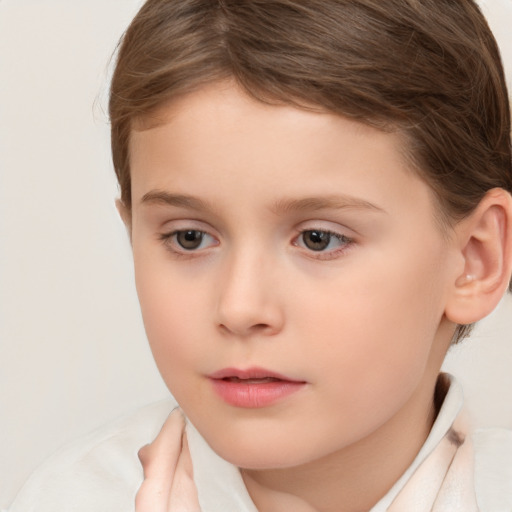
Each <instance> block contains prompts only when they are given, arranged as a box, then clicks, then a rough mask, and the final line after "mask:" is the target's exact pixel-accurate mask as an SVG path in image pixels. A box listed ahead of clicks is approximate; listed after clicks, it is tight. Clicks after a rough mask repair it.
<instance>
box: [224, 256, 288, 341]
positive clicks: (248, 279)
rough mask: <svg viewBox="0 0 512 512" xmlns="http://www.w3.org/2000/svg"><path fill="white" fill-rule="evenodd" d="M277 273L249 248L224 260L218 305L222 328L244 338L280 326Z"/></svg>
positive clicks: (269, 332)
mask: <svg viewBox="0 0 512 512" xmlns="http://www.w3.org/2000/svg"><path fill="white" fill-rule="evenodd" d="M278 273H279V269H277V268H276V266H275V265H272V263H271V262H269V261H268V259H267V258H265V257H262V256H258V255H257V254H254V252H250V251H246V252H245V253H244V254H239V255H237V256H236V257H233V258H231V259H230V261H226V268H225V272H223V274H222V277H221V280H220V282H219V295H218V305H217V315H218V318H217V321H218V326H219V328H220V329H221V331H223V332H224V333H229V334H232V335H236V336H238V337H244V338H246V337H250V336H253V335H261V336H272V335H275V334H277V333H278V332H280V331H281V330H282V328H283V325H284V311H283V308H282V304H281V299H280V295H281V294H280V293H279V289H278V285H277V283H278Z"/></svg>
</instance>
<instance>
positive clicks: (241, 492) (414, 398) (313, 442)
mask: <svg viewBox="0 0 512 512" xmlns="http://www.w3.org/2000/svg"><path fill="white" fill-rule="evenodd" d="M110 115H111V121H112V150H113V159H114V166H115V170H116V173H117V176H118V179H119V183H120V187H121V199H120V201H119V205H118V206H119V210H120V213H121V215H122V217H123V219H124V221H125V223H126V225H127V228H128V231H129V234H130V237H131V242H132V247H133V254H134V262H135V274H136V283H137V290H138V294H139V299H140V303H141V308H142V313H143V317H144V322H145V327H146V331H147V334H148V339H149V342H150V345H151V348H152V351H153V354H154V356H155V360H156V362H157V364H158V366H159V369H160V372H161V374H162V376H163V378H164V380H165V381H166V383H167V385H168V387H169V389H170V391H171V392H172V394H173V395H174V396H175V397H176V399H177V401H178V403H179V405H180V407H181V411H182V412H181V411H179V410H177V411H175V412H174V413H173V414H171V416H170V417H169V419H168V420H167V421H166V422H165V424H164V427H163V429H162V431H161V433H160V435H159V436H158V437H157V439H156V440H155V442H154V443H153V444H152V445H150V446H149V447H146V448H144V449H143V450H141V452H140V458H141V461H142V465H143V467H144V477H145V479H144V482H143V483H142V486H140V490H139V492H138V495H137V503H136V510H137V511H138V512H146V511H164V510H170V511H173V512H183V511H186V512H193V511H194V512H195V511H198V510H202V511H203V512H212V511H215V512H217V511H219V512H220V511H223V512H224V511H236V512H241V511H243V512H249V511H253V512H254V511H257V510H259V511H260V512H279V511H289V510H293V511H296V512H302V511H322V512H327V511H329V512H330V511H367V510H371V511H372V512H377V511H384V510H389V511H418V512H422V511H431V510H433V511H441V510H442V511H445V510H450V511H464V512H468V511H476V510H482V511H492V512H495V511H498V510H510V509H511V508H512V434H510V433H509V432H504V431H491V432H484V433H479V434H473V433H472V432H471V431H470V429H469V427H468V426H467V422H466V420H465V418H464V415H463V413H462V412H461V410H460V409H461V404H462V398H461V391H460V388H459V386H458V385H457V383H456V382H455V381H454V380H453V378H451V377H450V376H448V375H444V374H441V375H439V370H440V367H441V364H442V361H443V359H444V356H445V354H446V351H447V350H448V348H449V346H450V344H451V343H455V342H458V341H460V340H461V339H462V338H464V337H465V336H466V335H467V334H468V333H469V330H470V328H471V325H472V324H474V323H475V322H477V321H478V320H480V319H481V318H483V317H484V316H486V315H487V314H489V313H490V312H491V311H492V310H493V309H494V308H495V306H496V305H497V303H498V302H499V300H500V299H501V298H502V296H503V294H504V293H505V291H506V289H507V287H508V286H509V283H510V277H511V274H512V228H511V226H512V197H511V195H510V192H511V191H512V169H511V167H512V159H511V147H510V146H511V144H510V112H509V105H508V99H507V93H506V88H505V83H504V78H503V71H502V67H501V63H500V57H499V53H498V50H497V47H496V44H495V41H494V39H493V37H492V35H491V33H490V31H489V29H488V27H487V25H486V22H485V20H484V19H483V17H482V15H481V13H480V12H479V10H478V8H477V7H476V5H475V4H474V3H473V2H472V1H470V0H456V1H453V0H450V1H448V0H429V1H427V0H424V1H422V0H387V1H386V2H381V1H377V0H351V1H349V0H308V1H299V0H244V1H240V0H236V1H235V0H218V1H213V0H179V1H174V2H171V1H163V0H149V1H148V2H147V3H146V4H145V5H144V6H143V7H142V9H141V11H140V12H139V13H138V15H137V16H136V18H135V19H134V21H133V22H132V24H131V26H130V28H129V29H128V31H127V33H126V35H125V37H124V39H123V42H122V44H121V47H120V49H119V54H118V60H117V64H116V70H115V73H114V76H113V81H112V90H111V101H110ZM182 414H183V415H184V416H182ZM140 424H142V427H141V426H140ZM140 424H137V425H138V426H137V428H138V429H139V430H138V434H137V435H136V436H132V438H136V439H137V441H139V442H140V441H141V440H143V439H145V438H147V432H148V431H149V430H150V428H149V427H148V425H151V426H152V427H151V428H153V426H154V425H156V424H161V413H160V412H158V413H157V414H155V415H151V417H148V418H146V419H144V421H142V422H141V423H140ZM107 440H108V436H106V437H105V438H103V439H102V441H101V443H99V444H98V446H99V445H100V444H101V445H102V446H105V444H107V445H108V443H107ZM143 442H145V441H143ZM143 442H142V443H140V444H138V446H139V447H140V446H141V444H143ZM132 444H137V443H136V442H134V443H132ZM130 446H132V445H130ZM102 449H103V448H101V449H100V450H97V449H96V448H95V449H93V450H89V451H88V450H86V451H83V449H81V448H79V449H77V450H78V451H77V455H76V456H75V458H74V460H75V461H76V462H75V463H73V464H71V465H70V466H69V468H70V470H69V475H71V477H70V481H71V482H72V487H73V488H72V491H69V490H66V489H63V487H65V485H62V484H63V482H64V484H65V480H60V481H59V483H58V484H55V483H54V482H52V480H53V479H54V476H55V473H50V472H47V475H46V476H44V475H43V476H42V477H40V479H39V480H37V481H35V483H34V482H33V483H32V484H31V485H30V486H29V488H28V489H27V490H26V491H25V492H24V494H22V495H21V496H20V498H19V499H18V501H17V502H16V503H15V505H14V506H13V508H12V512H18V511H21V510H52V511H58V510H71V509H72V510H114V509H119V507H120V505H119V504H118V503H120V502H116V499H115V497H116V496H124V497H125V498H126V497H128V498H129V499H131V498H132V495H133V493H135V492H136V491H137V489H138V488H139V485H140V479H141V474H140V470H139V469H137V471H139V472H137V471H135V470H134V469H133V461H131V459H130V461H128V459H123V455H119V453H118V452H122V451H123V449H126V446H121V447H120V448H119V449H118V452H115V450H112V449H111V448H109V449H108V451H107V452H102V451H101V450H102ZM95 450H96V451H95ZM114 452H115V454H114ZM91 454H93V455H91ZM123 464H125V465H123ZM84 468H85V469H84ZM59 478H60V477H59ZM106 479H107V480H106ZM105 481H107V482H108V485H105ZM50 482H52V484H51V485H52V486H53V489H55V490H53V491H51V490H50V491H48V489H45V487H46V486H47V485H49V483H50ZM42 489H43V490H42ZM45 493H46V494H45ZM48 493H53V494H51V496H52V499H50V498H48V496H50V494H48ZM62 493H68V496H70V495H72V496H74V497H75V501H74V502H72V503H73V508H71V507H69V508H67V509H66V508H59V504H62V507H65V505H64V504H65V500H61V501H59V503H57V504H56V502H55V500H57V499H59V498H58V496H59V495H62ZM125 498H122V499H125ZM44 503H47V505H44ZM123 503H124V502H123ZM68 505H69V502H68ZM45 506H46V508H45ZM30 507H32V508H30ZM38 507H39V508H38Z"/></svg>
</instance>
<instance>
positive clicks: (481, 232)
mask: <svg viewBox="0 0 512 512" xmlns="http://www.w3.org/2000/svg"><path fill="white" fill-rule="evenodd" d="M455 232H456V234H455V238H456V240H457V243H458V250H460V254H461V255H462V265H461V268H459V269H458V270H457V272H458V275H456V276H455V277H454V282H453V286H452V288H451V293H450V297H449V299H448V303H447V306H446V310H445V314H446V316H447V318H448V319H449V320H451V321H452V322H455V323H457V324H471V323H474V322H477V321H479V320H481V319H482V318H484V317H485V316H487V315H488V314H489V313H491V312H492V311H493V310H494V308H495V307H496V306H497V305H498V302H499V301H500V300H501V299H502V297H503V295H504V294H505V291H506V289H507V287H508V285H509V283H510V275H511V273H512V197H511V195H510V194H509V193H508V192H506V191H505V190H503V189H501V188H495V189H492V190H490V191H489V192H487V194H486V195H485V196H484V198H483V199H482V200H481V201H480V204H479V205H478V207H477V208H476V210H475V211H474V212H473V213H472V214H471V215H470V216H468V217H467V218H465V219H464V220H462V221H461V222H460V223H458V224H457V225H456V226H455Z"/></svg>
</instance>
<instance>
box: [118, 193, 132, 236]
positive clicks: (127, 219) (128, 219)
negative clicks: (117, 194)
mask: <svg viewBox="0 0 512 512" xmlns="http://www.w3.org/2000/svg"><path fill="white" fill-rule="evenodd" d="M116 208H117V211H118V212H119V216H120V217H121V220H122V221H123V223H124V225H125V227H126V231H127V232H128V236H129V237H130V242H131V239H132V212H131V210H130V209H129V208H128V207H127V206H126V205H125V204H124V203H123V201H121V199H116Z"/></svg>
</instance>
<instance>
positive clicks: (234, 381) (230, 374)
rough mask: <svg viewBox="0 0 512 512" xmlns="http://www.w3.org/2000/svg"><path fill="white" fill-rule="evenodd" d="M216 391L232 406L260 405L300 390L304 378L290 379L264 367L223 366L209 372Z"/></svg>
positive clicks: (278, 399)
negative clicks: (220, 368)
mask: <svg viewBox="0 0 512 512" xmlns="http://www.w3.org/2000/svg"><path fill="white" fill-rule="evenodd" d="M208 378H209V379H210V382H211V383H212V387H213V390H214V391H215V392H216V393H217V395H218V396H219V397H220V398H221V399H222V400H224V401H225V402H226V403H228V404H229V405H232V406H234V407H242V408H248V409H249V408H253V409H254V408H261V407H267V406H269V405H272V404H274V403H276V402H280V401H282V400H283V399H285V398H286V397H288V396H290V395H292V394H293V393H296V392H297V391H300V390H301V389H302V388H303V387H304V386H305V385H306V382H305V381H298V380H295V379H291V378H290V377H287V376H285V375H282V374H279V373H276V372H274V371H271V370H267V369H265V368H258V367H252V368H247V369H239V368H224V369H222V370H219V371H217V372H214V373H212V374H211V375H208Z"/></svg>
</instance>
